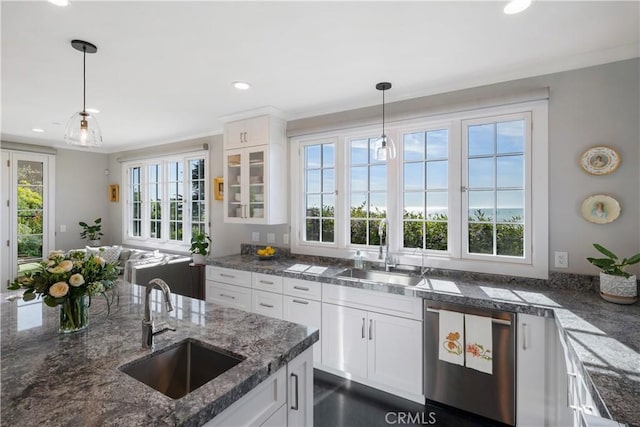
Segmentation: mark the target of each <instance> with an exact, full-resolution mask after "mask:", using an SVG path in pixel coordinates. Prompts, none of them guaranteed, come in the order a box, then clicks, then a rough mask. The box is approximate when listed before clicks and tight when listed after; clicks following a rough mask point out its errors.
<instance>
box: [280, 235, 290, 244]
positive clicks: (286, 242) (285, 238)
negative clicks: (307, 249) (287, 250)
mask: <svg viewBox="0 0 640 427" xmlns="http://www.w3.org/2000/svg"><path fill="white" fill-rule="evenodd" d="M282 243H283V244H285V245H288V244H289V235H288V234H287V233H284V234H283V235H282Z"/></svg>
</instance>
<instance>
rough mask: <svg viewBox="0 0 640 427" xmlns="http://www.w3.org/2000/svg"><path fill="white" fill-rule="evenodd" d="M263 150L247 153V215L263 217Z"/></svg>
mask: <svg viewBox="0 0 640 427" xmlns="http://www.w3.org/2000/svg"><path fill="white" fill-rule="evenodd" d="M264 154H265V152H264V150H262V151H256V152H250V153H249V216H250V218H256V219H262V218H264V217H265V212H264V207H265V191H264V185H265V182H264V181H265V173H264V170H265V162H264V157H265V156H264Z"/></svg>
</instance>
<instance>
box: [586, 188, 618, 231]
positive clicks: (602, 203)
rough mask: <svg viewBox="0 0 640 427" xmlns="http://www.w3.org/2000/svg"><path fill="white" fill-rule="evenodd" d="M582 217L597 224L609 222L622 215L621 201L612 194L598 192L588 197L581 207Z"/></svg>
mask: <svg viewBox="0 0 640 427" xmlns="http://www.w3.org/2000/svg"><path fill="white" fill-rule="evenodd" d="M580 212H581V213H582V217H583V218H584V219H586V220H587V221H589V222H594V223H596V224H607V223H610V222H613V221H615V220H616V219H618V217H619V216H620V203H618V201H617V200H616V199H614V198H613V197H611V196H606V195H604V194H596V195H594V196H589V197H587V198H586V199H585V200H584V202H582V207H581V209H580Z"/></svg>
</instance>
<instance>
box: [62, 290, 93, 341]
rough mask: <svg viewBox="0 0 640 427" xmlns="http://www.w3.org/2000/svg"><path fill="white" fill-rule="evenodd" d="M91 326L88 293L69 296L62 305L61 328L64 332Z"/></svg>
mask: <svg viewBox="0 0 640 427" xmlns="http://www.w3.org/2000/svg"><path fill="white" fill-rule="evenodd" d="M87 326H89V307H88V306H87V297H86V295H81V296H77V297H69V298H67V299H65V300H64V302H63V303H62V304H61V305H60V328H59V329H58V331H59V332H60V333H62V334H68V333H70V332H77V331H81V330H83V329H85V328H86V327H87Z"/></svg>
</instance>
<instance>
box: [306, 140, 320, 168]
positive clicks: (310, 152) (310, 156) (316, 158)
mask: <svg viewBox="0 0 640 427" xmlns="http://www.w3.org/2000/svg"><path fill="white" fill-rule="evenodd" d="M321 147H322V146H321V145H308V146H306V147H305V156H306V158H305V164H306V168H307V169H312V168H319V167H320V166H321V162H320V159H321V158H320V154H321V152H320V150H321Z"/></svg>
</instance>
